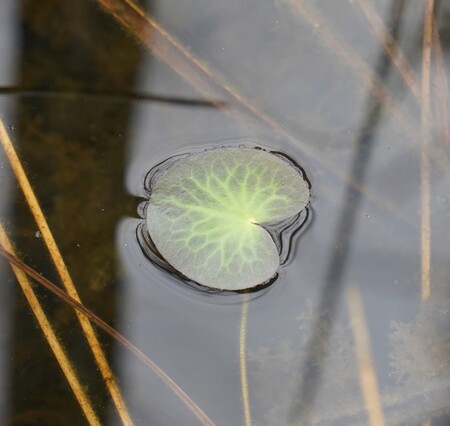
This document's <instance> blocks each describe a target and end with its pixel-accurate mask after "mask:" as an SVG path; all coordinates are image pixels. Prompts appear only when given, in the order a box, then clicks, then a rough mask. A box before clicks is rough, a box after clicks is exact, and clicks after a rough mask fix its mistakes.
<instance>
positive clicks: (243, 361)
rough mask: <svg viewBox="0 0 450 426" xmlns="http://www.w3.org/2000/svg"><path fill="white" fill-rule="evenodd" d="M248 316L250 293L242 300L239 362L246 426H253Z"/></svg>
mask: <svg viewBox="0 0 450 426" xmlns="http://www.w3.org/2000/svg"><path fill="white" fill-rule="evenodd" d="M247 317H248V295H247V294H244V301H243V302H242V315H241V325H240V330H239V364H240V371H241V393H242V406H243V410H244V420H245V426H251V424H252V418H251V414H250V399H249V393H248V379H247V355H246V352H247V347H246V340H247V339H246V336H247Z"/></svg>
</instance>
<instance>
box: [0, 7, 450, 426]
mask: <svg viewBox="0 0 450 426" xmlns="http://www.w3.org/2000/svg"><path fill="white" fill-rule="evenodd" d="M419 3H420V5H418V4H419ZM419 3H415V2H414V4H412V2H411V3H410V2H406V1H397V0H382V1H378V2H372V1H369V0H364V1H363V0H358V1H356V0H355V1H354V2H348V1H343V0H335V1H333V2H328V1H314V2H310V1H297V0H285V1H267V2H264V3H261V2H260V1H256V0H249V1H246V2H239V1H233V0H232V1H229V2H218V1H215V2H210V1H209V2H207V1H203V0H192V1H191V2H174V1H173V0H172V1H166V2H159V3H158V2H147V3H145V2H143V1H141V2H140V4H141V6H142V8H143V10H145V11H146V12H145V13H147V14H148V16H150V17H151V19H150V20H146V21H145V20H142V18H141V17H140V15H139V14H136V12H133V11H132V10H131V9H130V8H129V7H126V6H124V5H126V2H124V1H120V0H114V1H110V2H107V1H105V3H104V4H109V5H110V7H111V8H110V10H109V12H108V11H107V10H105V9H104V8H102V7H101V6H100V2H99V3H98V2H96V1H95V0H79V1H76V2H64V3H58V2H53V1H49V0H42V1H40V2H34V1H27V0H23V1H22V2H17V1H14V0H3V1H2V2H1V3H0V32H1V37H0V52H1V58H2V60H1V61H0V116H1V118H2V120H3V121H4V123H5V126H6V127H7V129H8V131H9V134H10V136H11V138H12V140H13V143H14V145H15V147H16V149H17V151H18V154H19V157H20V159H21V161H22V163H23V166H24V168H25V171H26V173H27V176H28V178H29V180H30V182H31V184H32V186H33V188H34V190H35V192H36V196H37V198H38V200H39V202H40V204H41V206H42V209H43V211H44V213H45V215H46V218H47V220H48V223H49V227H50V229H51V231H52V233H53V235H54V237H55V240H56V242H57V244H58V246H59V249H60V250H61V253H62V255H63V258H64V260H65V262H66V263H67V266H68V269H69V271H70V273H71V275H72V278H73V280H74V282H75V284H76V286H77V288H78V291H79V293H80V297H81V299H82V300H83V303H84V304H85V306H86V307H88V308H89V309H91V310H92V311H93V312H95V313H96V314H97V315H98V316H100V317H101V318H102V319H104V320H105V321H106V322H107V323H108V324H110V325H112V326H113V327H115V328H116V329H117V330H119V331H120V332H121V333H122V334H124V335H125V336H126V337H127V338H128V339H129V340H130V341H131V342H133V343H134V344H135V345H136V346H137V347H138V348H139V349H141V350H142V351H143V352H144V353H145V354H146V355H147V356H148V357H150V358H151V359H152V360H153V361H154V362H155V363H156V364H158V366H159V367H160V368H162V369H163V370H164V371H165V372H166V373H167V374H168V375H169V376H170V377H171V378H172V379H173V380H174V381H175V382H176V383H177V384H178V385H179V386H180V387H181V388H182V389H183V390H184V391H185V392H186V394H187V395H189V397H190V398H191V399H192V400H193V401H195V403H196V404H198V406H200V407H201V409H202V410H203V411H204V412H205V413H206V414H207V415H208V416H209V417H210V419H211V420H212V421H213V422H214V424H216V425H218V426H219V425H240V424H242V425H244V424H245V418H244V409H243V403H242V393H241V373H240V371H241V369H240V355H239V354H240V333H241V314H242V309H243V304H244V300H245V298H246V295H243V294H237V295H233V296H232V297H228V298H223V297H219V296H218V295H215V294H210V293H207V292H206V293H205V292H201V291H196V290H195V289H192V287H187V286H183V285H182V283H180V281H179V280H178V279H174V278H173V277H172V276H171V275H170V274H168V273H167V272H165V271H164V270H162V269H160V268H157V267H155V266H154V265H153V264H152V263H151V262H149V260H148V259H147V258H146V256H145V255H144V253H143V252H142V250H141V247H140V245H139V243H138V239H137V234H136V228H137V226H138V225H139V223H140V222H141V218H140V216H139V214H138V206H139V204H140V203H141V202H142V200H143V199H145V197H146V189H145V176H146V174H147V172H148V171H149V170H150V169H151V168H152V167H153V166H155V165H156V164H158V163H160V162H162V161H164V160H165V159H167V158H169V157H172V156H174V155H177V154H181V153H185V152H194V151H195V152H196V151H198V150H201V149H206V148H211V147H217V146H221V145H222V144H224V143H225V144H226V141H229V140H245V141H247V143H250V144H258V143H260V144H262V145H264V146H268V147H269V148H271V149H273V150H280V151H282V152H285V153H287V154H288V155H289V156H291V157H292V158H293V159H295V160H296V161H298V162H299V163H300V164H301V165H302V166H304V167H305V170H306V173H307V175H308V177H309V178H310V179H311V181H312V197H311V204H310V208H309V209H310V210H309V214H310V216H309V218H308V222H307V225H306V226H304V227H303V228H302V230H301V232H299V233H297V234H296V235H295V237H294V239H293V242H292V253H291V254H290V256H289V257H288V261H287V262H286V264H285V265H283V266H282V267H281V268H280V270H279V277H278V279H277V281H276V282H275V283H274V285H272V286H270V287H268V288H266V289H264V290H263V291H261V292H260V293H257V294H253V295H252V297H251V298H250V301H249V302H248V318H247V323H246V327H245V328H246V339H245V341H246V345H247V347H246V349H247V352H246V358H247V370H248V388H249V389H248V390H249V400H250V412H251V424H252V425H302V424H318V425H360V424H371V423H370V416H369V415H368V411H369V410H367V409H366V408H367V402H366V400H365V399H364V396H363V392H362V389H361V385H360V380H359V370H358V366H359V363H358V358H357V355H356V354H357V350H356V349H357V348H356V345H355V334H354V328H353V327H352V324H354V322H355V318H354V317H353V316H352V313H351V312H352V310H351V306H350V304H351V303H352V302H351V300H353V299H351V298H349V290H350V289H352V288H355V287H356V288H358V289H359V291H360V294H361V301H362V306H363V312H364V318H365V322H366V323H367V326H368V333H369V338H370V354H371V359H372V361H373V364H372V365H373V368H374V370H375V373H376V376H377V392H378V396H379V400H380V402H381V407H382V414H383V417H384V419H385V423H386V424H388V425H416V424H417V425H420V424H422V422H425V421H426V420H428V419H430V421H431V424H432V425H443V424H448V423H449V417H446V416H447V415H449V414H450V404H449V403H448V401H449V397H450V364H449V361H448V360H449V359H450V328H449V313H448V309H449V298H450V292H449V283H450V262H449V256H450V227H449V226H448V218H449V214H450V195H449V194H450V191H449V189H450V174H449V170H450V168H449V165H450V164H449V156H450V139H449V135H450V131H448V129H447V126H448V123H449V122H450V121H449V116H448V99H449V93H448V85H447V84H448V83H447V80H448V78H449V77H450V76H449V74H450V73H449V70H450V64H449V57H448V52H449V47H450V44H449V43H450V8H449V5H448V4H447V3H446V2H443V1H441V2H439V1H437V2H436V4H435V11H434V15H435V27H436V30H437V31H436V35H437V36H438V37H436V36H435V38H434V39H433V43H432V56H431V58H432V62H431V68H430V75H431V77H430V80H431V92H430V99H431V101H430V104H431V117H432V126H431V127H432V128H431V130H430V132H429V134H430V136H429V138H428V139H429V143H428V145H427V146H425V145H424V144H423V143H422V142H423V140H424V139H425V138H426V137H427V136H426V135H427V133H426V132H424V128H425V130H426V126H425V125H422V126H421V111H422V110H423V108H424V105H425V104H426V102H425V101H424V100H423V99H421V100H420V101H418V100H417V97H415V96H414V94H413V92H414V88H417V90H418V92H417V93H420V90H421V69H422V32H423V21H424V10H423V8H422V6H423V5H422V4H421V2H419ZM117 5H119V6H122V7H118V8H114V7H115V6H117ZM364 5H366V7H367V5H369V6H370V5H372V9H373V13H372V15H370V16H371V21H370V22H376V17H377V16H378V17H379V18H381V20H382V22H383V23H384V26H385V29H388V30H389V34H391V35H393V37H394V39H395V40H396V43H395V44H394V46H396V50H395V57H396V58H398V57H399V52H401V53H402V54H403V55H404V57H405V58H406V59H407V64H408V69H411V75H412V79H411V80H410V82H409V85H408V84H405V81H404V79H403V78H402V74H401V73H399V71H398V69H397V67H396V65H395V64H394V63H393V61H392V60H390V59H389V58H388V56H387V55H386V54H385V52H384V50H383V44H382V41H381V40H384V42H385V43H386V44H387V45H389V46H391V45H392V43H391V40H390V39H389V37H388V36H387V33H386V32H384V33H383V34H382V35H381V36H382V37H381V39H380V38H378V37H377V36H376V35H375V33H374V32H373V31H372V29H371V25H370V24H369V21H368V19H367V17H366V15H367V8H364ZM113 8H114V10H113ZM369 10H371V9H369ZM148 16H147V17H148ZM152 19H154V20H156V22H157V23H158V24H159V25H161V26H162V27H163V28H164V29H165V30H164V31H167V33H166V32H160V30H159V27H158V26H155V25H153V26H152V23H153V21H152ZM167 34H169V35H167ZM168 37H169V38H168ZM167 40H169V41H167ZM173 40H178V42H174V41H173ZM177 43H178V44H177ZM149 46H151V47H152V49H153V50H152V49H149ZM440 49H441V50H442V52H441V51H440ZM198 61H200V62H198ZM403 75H404V74H403ZM411 81H412V83H411ZM424 135H425V136H424ZM424 157H425V158H426V159H427V161H426V164H428V165H429V172H430V174H429V181H427V179H426V171H424V167H425V169H426V166H424V163H423V158H424ZM0 182H1V185H2V191H1V192H0V222H1V223H2V225H3V226H4V227H5V228H6V230H7V232H8V234H9V235H10V238H11V240H12V241H13V242H14V244H15V246H16V248H17V251H18V253H19V255H20V257H21V258H22V259H23V260H24V261H25V262H26V263H27V264H28V265H30V266H32V267H33V268H34V269H36V270H37V271H38V272H39V273H41V274H42V275H44V276H45V277H47V278H49V279H50V280H52V281H54V282H55V283H57V284H59V278H58V275H57V273H56V271H55V268H54V265H53V263H52V261H51V258H50V256H49V255H48V252H47V250H46V247H45V244H44V242H43V239H42V237H41V235H40V234H39V233H38V227H37V225H36V222H35V221H34V219H33V217H32V215H31V214H30V210H29V208H28V205H27V203H26V201H25V199H24V197H23V194H22V192H21V190H20V187H19V186H18V184H17V182H16V180H15V177H14V175H13V173H12V171H11V168H10V165H9V162H8V160H7V158H6V157H5V156H4V151H3V149H2V148H1V147H0ZM424 187H426V188H429V191H430V198H429V202H425V203H424V200H425V201H426V200H427V198H426V195H425V196H424V190H423V188H424ZM425 193H426V192H425ZM428 207H429V209H430V222H429V223H430V254H431V257H430V269H431V279H430V296H429V298H425V299H426V300H423V299H424V297H422V296H421V288H422V287H423V285H424V283H425V284H426V281H427V280H426V279H425V280H424V279H423V278H422V273H421V270H422V267H421V265H422V263H423V259H426V258H427V256H426V254H427V249H426V246H425V248H424V247H423V245H421V241H422V237H421V235H423V233H424V232H425V231H426V226H425V231H424V228H423V225H422V223H423V221H422V218H423V217H424V211H426V209H427V208H428ZM425 216H426V215H425ZM425 222H426V221H425ZM0 277H1V278H2V279H1V282H2V285H1V286H0V304H1V309H0V322H1V327H0V424H2V425H3V424H5V425H65V424H68V425H78V424H79V425H83V424H87V422H86V420H85V417H84V416H83V413H82V411H81V409H80V407H79V405H78V403H77V400H76V399H75V398H74V396H73V393H72V391H71V389H70V387H69V385H68V384H67V381H66V379H65V377H64V376H63V375H62V373H61V369H60V368H59V366H58V364H57V363H56V361H55V359H54V356H53V354H52V351H51V350H50V348H49V346H48V344H47V343H46V341H45V339H44V338H43V335H42V332H41V330H40V328H39V327H38V326H37V323H36V321H35V319H34V317H33V314H32V312H31V311H30V308H29V305H28V303H27V301H26V299H25V298H24V297H23V295H22V293H21V290H20V288H19V286H18V285H17V283H16V279H15V277H14V275H13V273H12V271H11V269H10V267H9V265H8V263H7V262H6V261H4V260H2V261H0ZM34 288H35V291H36V293H37V294H38V297H39V300H40V302H41V303H42V305H43V307H44V309H45V312H46V313H47V315H48V317H49V320H50V322H51V323H52V325H53V326H54V328H55V329H56V331H57V335H58V337H59V338H60V340H61V342H62V344H63V346H64V347H65V348H66V350H67V353H68V355H69V357H70V359H71V361H72V363H73V365H74V366H75V369H76V372H77V374H78V376H79V379H80V382H81V383H82V384H83V386H84V387H85V389H86V391H87V393H88V395H89V397H90V399H91V401H92V405H93V407H94V409H95V411H96V413H97V415H98V416H99V418H100V420H101V423H102V424H107V425H119V424H121V421H120V419H119V417H118V415H117V413H116V410H115V408H114V405H113V404H112V402H111V398H110V396H109V394H108V392H107V391H106V389H105V386H104V383H103V380H102V377H101V375H100V374H99V373H98V370H97V367H96V365H95V363H94V361H93V359H92V355H91V352H90V350H89V347H88V346H87V344H86V340H85V339H84V337H83V335H82V332H81V330H80V327H79V323H78V321H77V319H76V316H75V314H74V312H73V310H72V308H70V307H69V306H67V305H66V304H65V303H64V302H63V301H61V300H60V299H58V298H57V297H56V296H54V295H52V294H50V293H49V292H48V291H47V290H44V289H41V288H40V287H38V286H37V285H35V287H34ZM98 336H99V339H100V341H101V343H102V346H103V349H104V350H105V352H106V354H107V356H108V359H109V361H110V363H111V366H112V368H113V371H114V373H115V374H116V375H117V377H118V380H119V385H120V389H121V391H122V392H123V395H124V398H125V400H126V403H127V406H128V409H129V412H130V414H131V417H132V419H133V421H134V423H135V424H137V425H138V424H140V425H156V426H160V425H161V426H164V425H171V426H172V425H183V426H184V425H186V426H187V425H197V424H200V423H199V421H198V419H197V418H196V417H195V416H194V415H193V414H192V413H191V412H190V411H189V410H188V409H187V408H186V406H185V405H184V404H183V403H182V402H180V400H179V399H178V397H177V396H175V395H174V393H173V392H172V390H171V389H170V388H169V387H168V386H166V385H165V384H164V383H163V382H162V381H161V380H160V379H159V378H158V377H157V376H156V375H155V374H154V372H153V371H152V370H151V369H149V368H148V367H147V366H146V365H145V364H143V363H142V362H141V361H140V360H138V359H137V358H136V356H135V355H134V354H133V353H131V352H130V351H129V350H128V349H126V348H124V347H123V346H121V345H120V344H119V343H117V342H116V341H115V340H114V339H112V338H111V337H109V336H108V335H106V334H105V333H103V332H102V331H98ZM241 349H242V348H241ZM372 424H374V423H373V422H372Z"/></svg>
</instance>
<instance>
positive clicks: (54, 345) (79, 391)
mask: <svg viewBox="0 0 450 426" xmlns="http://www.w3.org/2000/svg"><path fill="white" fill-rule="evenodd" d="M0 247H4V248H5V249H6V250H7V251H8V252H10V253H12V254H13V255H14V256H16V254H15V251H14V248H13V246H12V244H11V242H10V241H9V238H8V236H7V234H6V232H5V230H4V228H3V225H2V224H1V223H0ZM11 267H12V269H13V271H14V275H15V276H16V278H17V281H18V283H19V285H20V287H21V288H22V291H23V294H24V295H25V297H26V299H27V301H28V303H29V305H30V308H31V310H32V311H33V314H34V316H35V317H36V321H37V322H38V324H39V327H41V330H42V332H43V333H44V336H45V338H46V339H47V342H48V345H49V346H50V348H51V350H52V351H53V354H54V355H55V358H56V360H57V361H58V364H59V366H60V367H61V370H62V371H63V374H64V376H65V377H66V380H67V382H68V383H69V386H70V388H71V389H72V392H73V394H74V395H75V398H76V399H77V401H78V403H79V404H80V407H81V409H82V410H83V413H84V415H85V416H86V420H87V421H88V423H89V424H90V425H91V426H93V425H94V426H95V425H98V426H100V421H99V419H98V417H97V414H96V413H95V410H94V408H93V407H92V403H91V401H90V400H89V397H88V396H87V394H86V392H85V391H84V388H83V386H82V385H81V383H80V381H79V380H78V377H77V375H76V373H75V370H74V369H73V367H72V364H71V362H70V361H69V358H68V357H67V354H66V353H65V351H64V349H63V347H62V346H61V344H60V343H59V340H58V338H57V337H56V334H55V331H54V330H53V327H52V326H51V324H50V322H49V321H48V318H47V316H46V315H45V312H44V310H43V309H42V306H41V304H40V303H39V300H38V298H37V297H36V294H35V292H34V290H33V287H32V286H31V284H30V281H29V280H28V278H27V276H26V275H25V273H24V272H23V271H22V270H21V269H20V268H19V267H18V266H16V265H13V264H11Z"/></svg>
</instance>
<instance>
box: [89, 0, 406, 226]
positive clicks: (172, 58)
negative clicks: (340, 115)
mask: <svg viewBox="0 0 450 426" xmlns="http://www.w3.org/2000/svg"><path fill="white" fill-rule="evenodd" d="M96 2H97V3H99V4H100V5H101V6H102V7H103V8H104V9H105V10H106V12H107V13H109V14H110V15H111V16H113V17H114V18H115V19H116V20H117V21H118V22H119V23H120V24H121V25H122V26H123V27H124V28H125V29H126V30H127V31H128V32H129V33H130V34H131V35H133V36H134V37H135V38H136V39H137V40H138V41H140V42H141V43H142V44H143V45H144V46H146V47H147V48H148V49H150V50H151V51H152V52H153V53H154V54H155V56H157V57H158V58H159V59H161V60H162V61H163V62H165V63H166V64H167V65H169V66H170V67H171V68H172V69H173V70H174V71H175V72H177V73H178V74H179V75H180V76H181V77H182V78H184V79H185V80H186V81H187V82H188V83H189V84H190V85H191V86H192V87H194V88H195V89H196V90H198V91H199V92H200V93H202V94H203V95H204V96H206V97H207V98H213V99H214V98H216V99H217V97H222V98H223V99H224V101H225V102H226V104H227V106H235V107H238V108H240V110H238V111H235V110H234V109H233V108H223V111H224V112H225V113H227V114H231V115H232V116H233V118H235V119H239V120H241V119H242V117H241V115H236V112H246V113H247V114H249V115H250V117H252V118H256V119H257V120H260V121H262V122H263V123H265V124H266V125H268V126H269V127H271V128H272V129H274V130H275V131H276V132H277V133H279V134H280V135H282V136H283V137H285V138H286V139H287V140H289V141H290V142H291V143H293V144H295V145H296V146H298V147H299V148H300V149H301V150H302V151H303V153H304V154H305V155H307V156H309V157H311V158H314V159H315V160H316V161H318V162H320V163H322V164H323V165H324V166H325V167H326V168H327V169H328V170H330V171H331V172H332V173H333V174H334V175H335V176H337V177H338V178H339V179H340V180H342V181H343V182H344V183H346V184H347V183H348V184H349V185H350V186H351V187H353V188H355V190H356V191H358V192H361V193H364V196H365V198H366V199H367V201H369V202H372V203H373V204H375V205H377V206H378V207H379V208H381V209H382V210H384V211H387V212H389V214H391V215H392V216H393V217H396V218H398V219H399V220H401V221H403V222H404V223H407V224H409V225H413V226H414V225H415V224H412V222H411V221H410V220H409V218H406V217H404V216H399V213H398V209H397V207H396V206H395V205H394V204H393V203H392V202H391V201H389V200H387V199H385V198H384V197H381V196H379V195H377V194H374V193H369V192H367V191H366V190H365V189H364V188H362V187H361V185H360V184H359V182H354V181H348V176H347V174H346V173H345V172H344V171H343V169H342V168H341V167H339V166H338V165H336V164H335V163H333V162H331V161H326V160H324V159H323V156H322V155H321V153H318V152H316V151H314V150H313V149H312V148H311V147H310V146H309V145H307V144H306V143H304V142H303V141H301V140H300V139H299V138H298V137H297V136H296V135H294V134H293V133H291V132H290V131H289V129H288V128H286V127H285V126H283V125H281V124H280V123H278V122H277V121H276V120H274V119H273V118H272V117H270V116H268V115H266V114H265V113H264V112H262V111H261V110H260V108H259V107H258V106H257V105H255V104H254V103H253V102H252V101H250V100H249V99H247V98H245V97H244V96H242V95H241V94H240V93H239V91H238V90H237V89H236V88H235V87H233V86H231V85H230V84H228V83H226V82H224V81H222V79H221V78H220V77H219V76H218V75H217V74H216V73H215V72H214V71H213V70H212V69H210V68H209V67H208V66H206V64H204V63H203V62H202V61H201V60H200V59H198V58H197V57H196V56H194V55H193V54H192V53H191V52H190V51H189V50H188V49H187V48H186V47H184V46H183V45H182V44H181V43H180V42H179V41H178V40H177V39H176V38H175V37H174V36H173V35H171V34H170V33H169V32H168V31H166V30H165V29H164V28H162V27H161V25H159V24H158V23H157V22H156V21H155V20H154V19H153V18H152V17H151V16H150V15H148V14H146V13H145V12H144V11H143V10H142V9H141V8H139V6H137V5H136V4H134V3H133V2H132V1H131V0H96ZM369 80H370V78H369ZM368 83H370V84H371V80H370V82H369V81H368ZM384 93H385V90H383V93H380V94H379V95H380V96H381V97H382V96H384ZM219 106H220V105H219ZM405 126H408V125H407V124H405ZM413 133H414V132H413Z"/></svg>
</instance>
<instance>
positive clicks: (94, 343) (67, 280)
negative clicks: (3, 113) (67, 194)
mask: <svg viewBox="0 0 450 426" xmlns="http://www.w3.org/2000/svg"><path fill="white" fill-rule="evenodd" d="M0 144H1V145H2V146H3V149H4V150H5V153H6V156H7V158H8V160H9V163H10V165H11V168H12V169H13V171H14V174H15V176H16V178H17V181H18V182H19V185H20V188H21V189H22V192H23V194H24V196H25V199H26V201H27V203H28V206H29V207H30V210H31V213H32V215H33V217H34V219H35V221H36V223H37V225H38V228H39V231H40V232H41V234H42V237H43V239H44V241H45V244H46V245H47V248H48V251H49V253H50V256H51V258H52V260H53V263H54V264H55V267H56V270H57V272H58V274H59V276H60V278H61V281H62V283H63V285H64V287H65V289H66V290H67V293H68V294H69V295H70V297H72V298H73V299H75V300H77V301H78V302H80V297H79V295H78V292H77V290H76V288H75V284H74V283H73V281H72V277H71V276H70V274H69V271H68V269H67V267H66V264H65V262H64V260H63V258H62V256H61V253H60V251H59V248H58V246H57V244H56V241H55V239H54V238H53V235H52V233H51V231H50V228H49V226H48V224H47V220H46V219H45V216H44V213H43V212H42V209H41V207H40V205H39V202H38V200H37V198H36V195H35V194H34V191H33V188H32V187H31V185H30V182H29V180H28V178H27V175H26V173H25V170H24V169H23V167H22V163H21V162H20V159H19V157H18V156H17V153H16V151H15V149H14V147H13V145H12V142H11V139H10V138H9V135H8V133H7V132H6V129H5V125H4V124H3V120H1V119H0ZM77 316H78V320H79V322H80V324H81V328H82V329H83V333H84V335H85V336H86V340H87V341H88V343H89V346H90V348H91V350H92V353H93V355H94V358H95V362H96V363H97V366H98V368H99V371H100V373H101V375H102V377H103V380H104V382H105V386H106V388H107V389H108V391H109V393H110V395H111V398H112V400H113V402H114V405H115V407H116V409H117V412H118V414H119V416H120V418H121V420H122V423H123V424H124V425H125V426H132V425H133V422H132V420H131V417H130V414H129V412H128V408H127V406H126V404H125V401H124V399H123V397H122V394H121V392H120V389H119V386H118V384H117V380H116V378H115V377H114V374H113V372H112V370H111V367H110V366H109V364H108V361H107V359H106V355H105V353H104V352H103V349H102V347H101V345H100V342H99V341H98V338H97V336H96V335H95V331H94V329H93V328H92V325H91V323H90V322H89V320H88V319H87V318H86V317H85V316H84V315H81V314H80V313H79V312H78V311H77Z"/></svg>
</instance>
